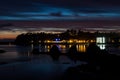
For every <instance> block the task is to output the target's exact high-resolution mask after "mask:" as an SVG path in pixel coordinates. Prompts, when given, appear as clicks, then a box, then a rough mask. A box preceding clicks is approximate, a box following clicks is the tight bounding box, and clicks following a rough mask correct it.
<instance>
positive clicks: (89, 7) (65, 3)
mask: <svg viewBox="0 0 120 80" xmlns="http://www.w3.org/2000/svg"><path fill="white" fill-rule="evenodd" d="M119 26H120V1H119V0H0V39H1V38H15V36H16V35H18V34H20V33H24V32H29V31H39V30H41V31H52V30H53V31H65V30H66V29H68V28H76V29H77V28H85V29H88V30H91V29H93V30H110V31H111V30H117V31H119V30H120V29H119ZM8 35H9V36H8ZM5 36H6V37H5Z"/></svg>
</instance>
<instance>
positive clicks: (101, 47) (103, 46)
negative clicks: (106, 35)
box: [98, 44, 106, 50]
mask: <svg viewBox="0 0 120 80" xmlns="http://www.w3.org/2000/svg"><path fill="white" fill-rule="evenodd" d="M98 46H99V47H100V49H102V50H103V49H105V48H106V47H105V44H100V45H98Z"/></svg>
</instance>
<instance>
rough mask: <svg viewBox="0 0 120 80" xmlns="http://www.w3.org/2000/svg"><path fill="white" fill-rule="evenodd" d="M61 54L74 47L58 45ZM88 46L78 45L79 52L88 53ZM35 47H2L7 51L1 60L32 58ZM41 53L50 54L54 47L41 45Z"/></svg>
mask: <svg viewBox="0 0 120 80" xmlns="http://www.w3.org/2000/svg"><path fill="white" fill-rule="evenodd" d="M58 46H59V48H60V50H61V52H62V53H66V52H67V51H68V49H69V48H70V47H71V46H72V45H63V44H60V45H58ZM86 46H87V45H86V44H79V45H76V47H77V50H78V51H79V52H85V51H86ZM98 46H99V47H100V48H101V49H105V48H106V45H105V44H98ZM33 47H34V46H33V45H31V46H27V47H25V46H24V47H23V46H16V45H0V49H3V50H6V53H3V54H0V60H1V59H15V58H19V57H22V56H31V55H32V54H31V51H32V50H33ZM38 47H39V51H41V52H42V51H43V52H49V51H50V49H51V47H52V45H44V46H41V45H39V46H38Z"/></svg>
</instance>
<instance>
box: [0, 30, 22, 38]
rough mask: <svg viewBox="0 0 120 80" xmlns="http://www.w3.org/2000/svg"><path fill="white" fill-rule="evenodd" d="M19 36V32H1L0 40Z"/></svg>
mask: <svg viewBox="0 0 120 80" xmlns="http://www.w3.org/2000/svg"><path fill="white" fill-rule="evenodd" d="M19 34H21V32H7V31H1V32H0V39H15V38H16V37H17V35H19Z"/></svg>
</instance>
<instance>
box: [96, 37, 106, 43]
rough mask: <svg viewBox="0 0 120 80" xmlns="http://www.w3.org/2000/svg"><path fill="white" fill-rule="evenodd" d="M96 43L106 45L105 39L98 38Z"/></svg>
mask: <svg viewBox="0 0 120 80" xmlns="http://www.w3.org/2000/svg"><path fill="white" fill-rule="evenodd" d="M96 43H105V37H97V38H96Z"/></svg>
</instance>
